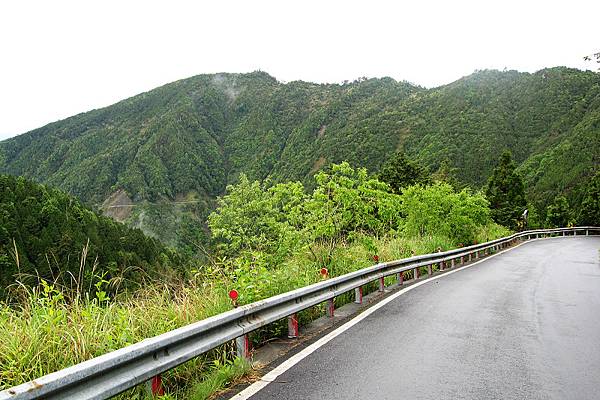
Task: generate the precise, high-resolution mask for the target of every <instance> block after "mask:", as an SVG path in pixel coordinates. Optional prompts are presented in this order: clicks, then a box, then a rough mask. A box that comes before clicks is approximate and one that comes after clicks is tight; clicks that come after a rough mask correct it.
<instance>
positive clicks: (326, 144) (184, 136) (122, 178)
mask: <svg viewBox="0 0 600 400" xmlns="http://www.w3.org/2000/svg"><path fill="white" fill-rule="evenodd" d="M599 110H600V75H599V74H596V73H593V72H582V71H578V70H573V69H567V68H562V67H559V68H552V69H547V70H542V71H539V72H537V73H535V74H529V73H519V72H516V71H507V72H499V71H480V72H476V73H474V74H472V75H470V76H467V77H465V78H462V79H460V80H458V81H456V82H454V83H451V84H449V85H446V86H442V87H439V88H435V89H430V90H426V89H423V88H420V87H416V86H413V85H410V84H408V83H405V82H396V81H394V80H393V79H390V78H383V79H368V80H366V79H361V80H358V81H355V82H352V83H347V84H343V85H334V84H322V85H318V84H313V83H307V82H291V83H288V84H283V83H280V82H278V81H277V80H275V79H274V78H273V77H271V76H269V75H268V74H266V73H263V72H255V73H251V74H216V75H200V76H196V77H192V78H189V79H184V80H181V81H177V82H174V83H171V84H168V85H165V86H163V87H160V88H157V89H155V90H152V91H150V92H147V93H143V94H140V95H138V96H135V97H132V98H130V99H127V100H124V101H122V102H120V103H117V104H115V105H113V106H110V107H106V108H104V109H100V110H94V111H90V112H88V113H83V114H80V115H77V116H74V117H71V118H68V119H66V120H63V121H59V122H56V123H52V124H49V125H47V126H45V127H42V128H40V129H36V130H34V131H31V132H28V133H26V134H23V135H21V136H17V137H15V138H13V139H9V140H7V141H4V142H0V172H4V173H9V174H13V175H25V176H28V177H31V178H34V179H36V180H38V181H41V182H44V183H48V184H52V185H55V186H57V187H59V188H62V189H64V190H67V191H69V192H70V193H72V194H74V195H76V196H78V197H80V198H81V199H83V200H84V201H86V202H89V203H92V204H95V205H100V204H102V203H105V210H108V211H109V212H111V211H112V210H117V209H122V211H123V212H119V213H118V214H119V215H118V217H119V218H121V219H125V220H127V221H128V222H129V223H131V224H133V225H135V226H139V227H141V228H142V229H144V230H145V231H146V232H149V233H150V234H154V235H155V236H158V237H161V238H163V240H166V241H167V242H169V243H171V244H175V245H178V246H191V247H193V243H194V242H195V241H201V239H202V236H203V235H205V233H204V232H203V230H202V229H201V228H200V226H201V225H202V222H203V221H204V220H205V218H206V212H207V210H209V209H210V208H211V207H212V204H213V200H214V198H215V196H217V195H219V194H221V193H222V192H223V190H224V188H225V185H226V184H227V183H228V182H233V181H235V179H236V177H237V175H238V174H239V173H240V172H245V173H247V174H248V175H249V177H250V178H257V179H263V178H266V177H271V178H272V179H273V180H275V181H281V180H290V179H299V180H304V181H305V182H307V183H308V182H309V179H308V178H309V177H310V176H311V175H312V174H313V173H314V172H315V171H316V170H318V169H320V168H322V167H324V166H326V165H327V164H329V163H332V162H340V161H342V160H348V161H349V162H351V163H352V164H355V165H359V166H365V167H367V168H368V169H369V170H370V171H376V170H377V169H378V168H379V167H380V165H381V164H382V163H383V162H384V161H385V160H386V159H387V158H388V157H389V156H390V155H391V154H392V153H393V152H394V151H396V150H397V149H403V150H404V151H405V152H407V153H408V154H409V156H411V157H415V158H417V159H419V160H420V161H422V162H423V163H424V164H425V165H427V166H429V167H430V169H431V170H435V169H436V168H437V167H438V166H439V165H440V163H441V162H442V161H443V160H444V159H447V160H448V161H449V163H450V164H451V165H453V166H455V167H457V168H458V171H457V173H458V177H459V179H460V180H462V181H463V182H465V183H467V184H469V185H472V186H475V187H479V186H481V185H482V184H483V183H484V182H485V181H486V179H487V177H488V175H489V173H490V171H491V169H492V168H493V166H494V164H495V162H496V159H497V157H498V154H500V152H501V151H502V150H503V149H506V148H508V149H510V150H511V151H512V152H513V154H514V155H515V159H516V160H517V162H518V163H519V164H520V171H521V173H522V174H523V175H524V177H525V180H526V186H527V187H528V193H529V196H530V198H532V199H533V200H535V201H536V202H538V203H540V204H542V205H543V204H545V203H546V202H548V201H550V200H551V198H552V197H553V196H554V195H555V194H556V193H558V192H566V193H567V194H569V195H570V196H571V197H572V199H573V200H574V201H575V203H576V202H577V199H578V194H577V193H579V186H580V185H581V184H582V183H583V182H585V180H586V179H587V177H588V176H590V175H591V172H592V170H593V169H595V168H597V167H598V154H600V146H599V144H598V140H599V139H598V138H599V137H600V128H599V126H598V125H599V119H600V115H599V112H600V111H599ZM565 167H566V168H565ZM115 199H120V200H118V201H116V200H115ZM115 201H116V202H115ZM174 202H175V204H174ZM108 207H112V208H108ZM182 226H187V227H190V229H187V228H186V229H183V231H185V232H183V231H182V228H181V227H182ZM177 230H179V231H180V234H178V233H176V232H177Z"/></svg>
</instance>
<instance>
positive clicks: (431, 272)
mask: <svg viewBox="0 0 600 400" xmlns="http://www.w3.org/2000/svg"><path fill="white" fill-rule="evenodd" d="M427 273H428V274H429V276H431V275H432V274H433V264H429V265H428V266H427Z"/></svg>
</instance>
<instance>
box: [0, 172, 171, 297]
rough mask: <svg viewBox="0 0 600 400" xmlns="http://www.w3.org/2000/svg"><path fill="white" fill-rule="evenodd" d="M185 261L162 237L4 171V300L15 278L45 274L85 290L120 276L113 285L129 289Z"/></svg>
mask: <svg viewBox="0 0 600 400" xmlns="http://www.w3.org/2000/svg"><path fill="white" fill-rule="evenodd" d="M181 261H182V260H181V258H180V257H179V256H178V255H177V254H175V253H174V252H172V251H171V250H168V249H166V248H165V247H164V246H163V245H162V244H161V243H160V242H159V241H157V240H156V239H152V238H148V237H146V236H145V235H144V234H143V233H142V231H140V230H139V229H132V228H129V227H127V226H125V225H123V224H121V223H118V222H115V221H113V220H112V219H110V218H107V217H104V216H101V215H98V214H97V213H95V212H94V211H92V210H90V209H89V208H87V207H85V206H84V205H82V204H81V203H80V202H79V201H78V200H77V199H75V198H73V197H72V196H70V195H68V194H66V193H63V192H61V191H59V190H56V189H52V188H49V187H47V186H44V185H40V184H37V183H34V182H32V181H30V180H28V179H26V178H23V177H12V176H8V175H0V298H3V297H4V296H5V295H6V292H5V291H6V288H7V287H8V286H9V285H11V284H14V282H15V277H16V278H17V280H19V281H20V282H22V283H24V284H36V283H37V282H38V279H39V278H42V279H45V280H47V281H49V282H56V283H57V284H58V285H64V286H66V287H69V288H73V289H77V290H78V291H80V292H81V291H86V290H87V289H88V288H89V287H93V284H94V283H97V282H98V281H100V280H110V279H112V278H118V279H114V280H113V283H118V284H120V285H121V288H123V287H125V286H127V285H132V284H134V285H135V284H136V283H140V282H141V279H143V278H144V277H148V278H152V277H153V276H154V278H156V276H158V274H159V273H160V274H164V272H165V270H166V269H169V271H170V272H171V267H178V266H180V265H181ZM162 276H164V275H162Z"/></svg>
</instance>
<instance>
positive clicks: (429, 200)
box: [402, 183, 491, 245]
mask: <svg viewBox="0 0 600 400" xmlns="http://www.w3.org/2000/svg"><path fill="white" fill-rule="evenodd" d="M488 204H489V203H488V202H487V200H486V199H485V197H484V196H482V195H481V194H479V193H478V194H472V193H470V192H469V191H468V190H467V189H463V190H462V191H460V192H458V193H457V192H455V191H454V189H453V188H452V186H450V185H449V184H447V183H436V184H434V185H431V186H420V185H415V186H410V187H408V188H406V189H405V190H404V192H403V193H402V213H403V215H404V216H405V220H404V234H405V235H407V236H427V235H439V236H443V237H447V238H449V239H450V240H451V241H452V242H453V243H454V244H455V245H457V244H459V243H463V244H466V243H472V242H473V240H474V239H475V232H476V230H477V229H478V228H479V227H481V226H484V225H486V224H489V223H491V220H490V212H489V208H488Z"/></svg>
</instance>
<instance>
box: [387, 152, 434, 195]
mask: <svg viewBox="0 0 600 400" xmlns="http://www.w3.org/2000/svg"><path fill="white" fill-rule="evenodd" d="M378 178H379V180H381V181H383V182H385V183H387V184H388V185H390V188H391V189H392V191H393V192H394V193H400V192H401V191H402V188H404V187H407V186H411V185H415V184H418V183H420V184H427V183H429V182H430V181H431V180H430V178H429V174H428V172H427V169H426V168H424V167H423V166H421V165H420V164H419V163H417V162H416V161H412V160H410V159H408V158H407V157H406V156H405V155H404V153H402V152H397V153H395V154H394V155H393V156H392V157H391V158H390V159H389V160H387V161H386V162H385V164H383V165H382V167H381V169H380V170H379V174H378Z"/></svg>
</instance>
